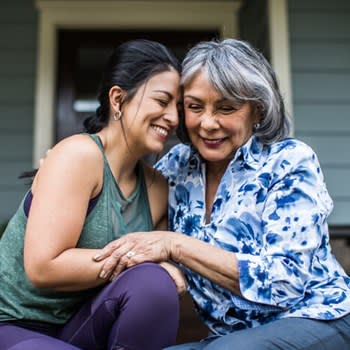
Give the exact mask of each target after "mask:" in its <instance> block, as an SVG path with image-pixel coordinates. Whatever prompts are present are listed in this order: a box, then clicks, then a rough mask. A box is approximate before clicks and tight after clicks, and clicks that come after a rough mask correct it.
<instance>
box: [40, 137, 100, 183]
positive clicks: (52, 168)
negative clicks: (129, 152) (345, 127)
mask: <svg viewBox="0 0 350 350" xmlns="http://www.w3.org/2000/svg"><path fill="white" fill-rule="evenodd" d="M100 169H103V156H102V153H101V151H100V149H99V148H98V146H97V144H96V143H95V142H94V141H93V140H92V138H91V137H89V136H88V135H84V134H78V135H73V136H70V137H67V138H65V139H63V140H62V141H60V142H58V143H57V144H56V145H55V146H54V147H53V148H52V149H51V150H50V152H49V153H48V155H47V156H46V158H45V159H44V161H43V163H42V164H41V165H40V168H39V171H38V173H37V176H36V177H35V179H34V182H33V190H35V187H36V183H37V182H38V181H39V179H40V178H42V177H50V178H54V177H55V176H59V177H60V178H62V179H64V178H65V177H66V176H67V175H68V174H69V176H70V178H72V177H77V178H79V177H80V178H82V177H84V179H89V178H90V183H95V185H96V186H97V185H98V183H99V182H100V178H101V176H100V173H101V171H100Z"/></svg>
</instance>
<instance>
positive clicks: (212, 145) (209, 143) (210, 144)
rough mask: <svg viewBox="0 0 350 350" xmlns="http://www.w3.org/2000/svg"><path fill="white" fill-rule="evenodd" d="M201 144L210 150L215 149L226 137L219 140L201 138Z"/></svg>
mask: <svg viewBox="0 0 350 350" xmlns="http://www.w3.org/2000/svg"><path fill="white" fill-rule="evenodd" d="M202 140H203V143H204V144H205V145H206V146H207V147H210V148H217V147H219V146H221V145H222V144H223V142H224V141H225V140H226V137H222V138H219V139H205V138H202Z"/></svg>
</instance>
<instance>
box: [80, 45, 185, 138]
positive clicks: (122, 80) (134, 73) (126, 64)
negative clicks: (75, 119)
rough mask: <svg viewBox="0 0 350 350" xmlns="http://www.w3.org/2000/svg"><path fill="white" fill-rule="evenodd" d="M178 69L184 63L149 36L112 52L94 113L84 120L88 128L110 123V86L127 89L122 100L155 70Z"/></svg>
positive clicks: (129, 95)
mask: <svg viewBox="0 0 350 350" xmlns="http://www.w3.org/2000/svg"><path fill="white" fill-rule="evenodd" d="M170 68H173V69H175V70H176V71H177V72H179V73H180V71H181V65H180V63H179V61H178V60H177V58H176V57H175V56H174V54H173V53H172V52H171V51H170V50H169V49H167V48H166V47H165V46H164V45H162V44H160V43H158V42H156V41H150V40H144V39H140V40H133V41H128V42H125V43H123V44H121V45H120V46H118V47H117V48H116V49H114V51H113V53H112V54H111V56H110V58H109V60H108V61H107V64H106V66H105V69H104V71H103V73H102V79H101V81H100V85H99V89H98V101H99V104H100V105H99V107H98V108H97V109H96V113H95V115H93V116H91V117H88V118H87V119H86V120H85V121H84V127H85V131H86V132H88V133H96V132H98V131H100V130H101V129H103V128H104V127H105V126H106V125H107V124H108V118H109V90H110V89H111V88H112V87H113V86H115V85H117V86H119V87H120V88H122V89H123V90H124V91H125V92H126V96H125V98H124V100H123V102H126V101H129V100H131V99H132V97H133V96H134V95H135V93H136V92H137V90H138V88H139V87H140V86H141V85H142V84H144V83H145V82H146V81H147V80H148V79H150V78H151V77H152V76H153V75H154V74H157V73H161V72H165V71H168V70H170Z"/></svg>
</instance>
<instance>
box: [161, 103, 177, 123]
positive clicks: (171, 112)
mask: <svg viewBox="0 0 350 350" xmlns="http://www.w3.org/2000/svg"><path fill="white" fill-rule="evenodd" d="M164 119H165V120H166V121H167V122H168V123H169V126H171V127H173V128H176V127H177V125H178V124H179V112H178V110H177V105H176V103H171V104H170V105H169V106H168V108H167V111H166V113H165V114H164Z"/></svg>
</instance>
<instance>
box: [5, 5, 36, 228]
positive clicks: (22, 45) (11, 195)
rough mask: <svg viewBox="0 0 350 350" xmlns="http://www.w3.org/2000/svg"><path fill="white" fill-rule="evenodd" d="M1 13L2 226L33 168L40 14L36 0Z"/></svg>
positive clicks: (24, 188)
mask: <svg viewBox="0 0 350 350" xmlns="http://www.w3.org/2000/svg"><path fill="white" fill-rule="evenodd" d="M0 7H1V10H0V26H1V31H0V52H1V54H0V123H1V127H0V164H1V165H0V224H1V223H3V222H5V221H6V220H8V219H9V218H10V216H11V215H12V214H13V213H14V211H15V209H16V207H17V206H18V203H19V201H20V199H21V198H22V196H23V193H24V192H25V191H26V189H27V186H26V185H25V182H24V181H23V180H19V179H18V175H19V174H20V173H21V172H22V171H25V170H29V169H31V166H32V149H33V123H34V122H33V112H34V86H35V72H36V40H37V12H36V9H35V7H34V1H28V0H2V1H1V5H0Z"/></svg>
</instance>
